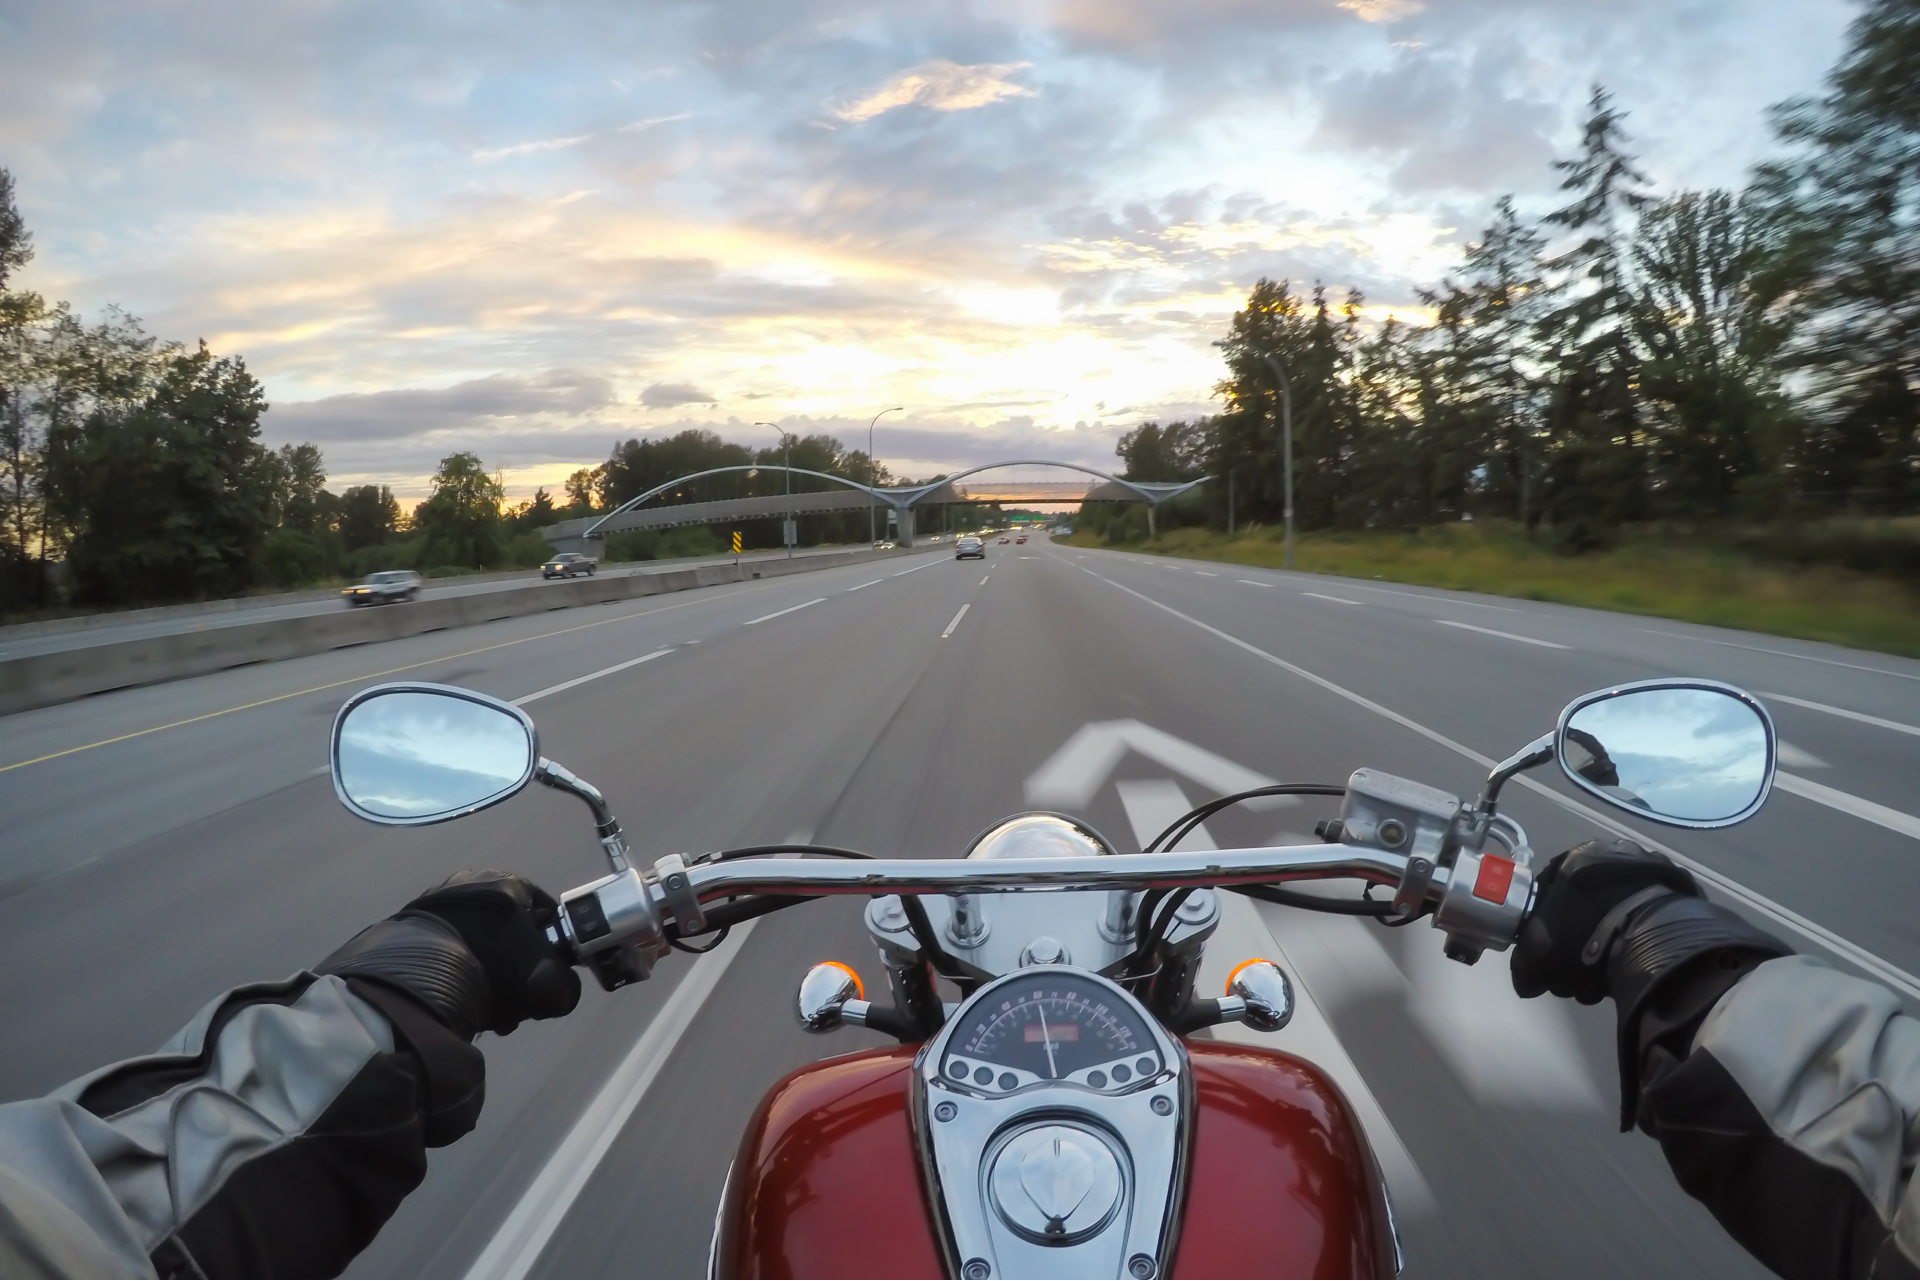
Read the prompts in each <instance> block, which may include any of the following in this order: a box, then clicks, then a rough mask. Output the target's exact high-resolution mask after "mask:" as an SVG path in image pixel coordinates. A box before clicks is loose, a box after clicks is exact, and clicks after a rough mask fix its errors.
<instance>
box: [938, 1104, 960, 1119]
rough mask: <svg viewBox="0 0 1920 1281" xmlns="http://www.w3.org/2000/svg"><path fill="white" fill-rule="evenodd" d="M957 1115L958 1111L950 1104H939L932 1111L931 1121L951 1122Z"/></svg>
mask: <svg viewBox="0 0 1920 1281" xmlns="http://www.w3.org/2000/svg"><path fill="white" fill-rule="evenodd" d="M959 1115H960V1109H959V1108H957V1107H955V1106H953V1104H951V1103H941V1104H939V1105H937V1106H936V1107H935V1108H934V1109H933V1119H934V1120H936V1121H951V1120H953V1118H954V1117H956V1116H959Z"/></svg>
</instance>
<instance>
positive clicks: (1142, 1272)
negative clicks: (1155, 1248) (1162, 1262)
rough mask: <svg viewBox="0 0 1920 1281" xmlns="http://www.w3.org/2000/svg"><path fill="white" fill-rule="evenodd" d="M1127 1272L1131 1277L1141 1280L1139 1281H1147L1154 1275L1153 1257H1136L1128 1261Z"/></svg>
mask: <svg viewBox="0 0 1920 1281" xmlns="http://www.w3.org/2000/svg"><path fill="white" fill-rule="evenodd" d="M1127 1272H1128V1274H1129V1275H1130V1276H1134V1277H1137V1278H1139V1281H1147V1278H1149V1277H1151V1276H1152V1275H1153V1256H1152V1255H1148V1254H1136V1255H1134V1256H1133V1257H1132V1258H1131V1259H1128V1260H1127Z"/></svg>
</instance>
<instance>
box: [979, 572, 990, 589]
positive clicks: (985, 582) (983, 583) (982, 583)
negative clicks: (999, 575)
mask: <svg viewBox="0 0 1920 1281" xmlns="http://www.w3.org/2000/svg"><path fill="white" fill-rule="evenodd" d="M992 577H993V575H992V574H988V575H987V578H992ZM987 578H983V579H981V580H980V585H981V586H982V587H985V586H986V585H987Z"/></svg>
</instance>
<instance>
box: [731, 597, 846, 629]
mask: <svg viewBox="0 0 1920 1281" xmlns="http://www.w3.org/2000/svg"><path fill="white" fill-rule="evenodd" d="M825 599H826V597H825V596H816V597H814V598H813V599H812V600H810V601H804V602H802V603H801V604H798V605H789V606H788V607H787V608H785V609H776V610H774V611H773V612H772V613H771V614H762V615H760V617H758V618H749V619H748V620H747V621H746V622H744V623H742V624H740V626H742V627H752V626H753V625H754V624H755V623H764V622H766V621H767V620H768V619H770V618H779V617H781V616H783V615H786V614H791V613H793V612H794V611H795V610H798V609H805V608H806V607H807V606H808V605H818V604H819V603H820V602H821V601H823V600H825Z"/></svg>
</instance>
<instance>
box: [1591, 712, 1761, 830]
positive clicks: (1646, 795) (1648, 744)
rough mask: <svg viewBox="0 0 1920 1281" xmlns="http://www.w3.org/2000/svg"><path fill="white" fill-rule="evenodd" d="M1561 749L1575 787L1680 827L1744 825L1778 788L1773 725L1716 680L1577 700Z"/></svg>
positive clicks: (1644, 816) (1643, 814)
mask: <svg viewBox="0 0 1920 1281" xmlns="http://www.w3.org/2000/svg"><path fill="white" fill-rule="evenodd" d="M1554 747H1555V754H1556V755H1557V757H1558V758H1559V761H1560V768H1561V769H1562V770H1563V771H1564V772H1565V773H1566V776H1567V777H1568V779H1570V780H1571V781H1572V782H1573V783H1574V784H1575V785H1576V786H1578V787H1580V788H1583V789H1584V790H1586V791H1588V792H1591V793H1592V794H1593V795H1595V796H1597V797H1599V798H1600V799H1601V800H1603V801H1606V802H1608V803H1609V804H1611V805H1617V806H1619V807H1620V808H1621V809H1624V810H1627V811H1629V812H1630V813H1634V814H1638V815H1640V816H1641V817H1643V818H1650V819H1653V820H1654V821H1655V822H1659V823H1668V824H1672V825H1673V826H1675V827H1729V826H1731V825H1733V824H1735V823H1739V822H1742V821H1743V820H1745V819H1748V818H1751V817H1752V816H1753V814H1754V812H1755V811H1756V810H1758V809H1759V808H1760V806H1761V803H1762V802H1764V801H1765V800H1766V799H1767V793H1768V791H1769V790H1770V789H1771V788H1772V786H1773V771H1774V763H1775V759H1776V741H1775V737H1774V730H1773V721H1772V718H1770V717H1769V716H1768V715H1767V711H1766V708H1764V707H1763V706H1761V704H1760V701H1759V700H1758V699H1756V698H1754V697H1753V695H1751V694H1748V693H1746V692H1745V691H1744V690H1740V689H1736V688H1734V687H1733V686H1731V685H1723V684H1721V683H1719V682H1718V681H1705V680H1690V679H1680V678H1675V679H1665V680H1652V681H1640V682H1637V683H1635V684H1631V685H1618V686H1615V687H1613V688H1612V689H1605V690H1598V691H1596V692H1594V693H1592V694H1588V695H1586V696H1584V697H1582V698H1578V699H1575V700H1574V701H1573V702H1572V703H1570V704H1569V705H1568V706H1567V709H1566V710H1565V711H1564V712H1562V713H1561V714H1560V725H1559V729H1558V730H1557V731H1556V732H1555V735H1554Z"/></svg>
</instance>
